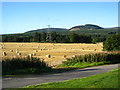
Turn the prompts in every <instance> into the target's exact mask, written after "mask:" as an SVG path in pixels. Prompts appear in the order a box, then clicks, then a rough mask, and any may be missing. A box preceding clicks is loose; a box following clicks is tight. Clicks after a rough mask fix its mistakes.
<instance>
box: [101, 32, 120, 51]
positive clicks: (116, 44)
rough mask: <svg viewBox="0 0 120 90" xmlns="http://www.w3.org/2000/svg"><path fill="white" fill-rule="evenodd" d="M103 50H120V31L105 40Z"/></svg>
mask: <svg viewBox="0 0 120 90" xmlns="http://www.w3.org/2000/svg"><path fill="white" fill-rule="evenodd" d="M103 50H107V51H116V50H120V33H119V34H114V35H111V36H109V37H108V38H107V39H106V40H105V41H104V42H103Z"/></svg>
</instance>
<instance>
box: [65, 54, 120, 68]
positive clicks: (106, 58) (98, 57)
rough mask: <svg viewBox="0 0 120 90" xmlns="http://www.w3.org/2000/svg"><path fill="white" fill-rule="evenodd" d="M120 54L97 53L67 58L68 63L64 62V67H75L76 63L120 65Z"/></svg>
mask: <svg viewBox="0 0 120 90" xmlns="http://www.w3.org/2000/svg"><path fill="white" fill-rule="evenodd" d="M119 58H120V53H96V54H87V55H81V56H77V57H73V58H67V61H65V62H63V64H64V65H67V66H69V65H74V64H76V63H79V64H82V63H84V62H87V63H94V62H104V63H120V60H119Z"/></svg>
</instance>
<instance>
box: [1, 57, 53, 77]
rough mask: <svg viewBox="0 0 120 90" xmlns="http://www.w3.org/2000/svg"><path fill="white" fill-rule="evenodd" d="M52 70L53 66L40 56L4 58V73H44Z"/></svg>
mask: <svg viewBox="0 0 120 90" xmlns="http://www.w3.org/2000/svg"><path fill="white" fill-rule="evenodd" d="M50 71H51V67H49V66H48V65H47V64H46V63H45V62H44V61H41V60H40V59H39V58H33V57H31V58H30V57H27V58H7V59H4V60H2V74H3V75H16V74H38V73H39V74H42V73H45V72H50Z"/></svg>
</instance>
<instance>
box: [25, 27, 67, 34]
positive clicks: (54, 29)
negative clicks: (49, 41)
mask: <svg viewBox="0 0 120 90" xmlns="http://www.w3.org/2000/svg"><path fill="white" fill-rule="evenodd" d="M49 29H50V31H68V29H65V28H49ZM47 31H48V28H43V29H37V30H31V31H28V32H25V33H31V32H47Z"/></svg>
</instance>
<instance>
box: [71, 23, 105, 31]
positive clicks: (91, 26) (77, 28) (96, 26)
mask: <svg viewBox="0 0 120 90" xmlns="http://www.w3.org/2000/svg"><path fill="white" fill-rule="evenodd" d="M93 29H104V28H102V27H100V26H98V25H93V24H85V25H79V26H74V27H72V28H70V29H69V31H78V30H93Z"/></svg>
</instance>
